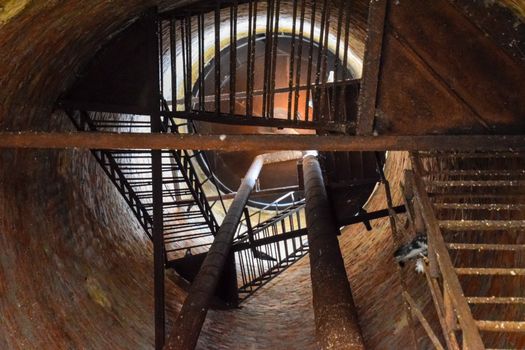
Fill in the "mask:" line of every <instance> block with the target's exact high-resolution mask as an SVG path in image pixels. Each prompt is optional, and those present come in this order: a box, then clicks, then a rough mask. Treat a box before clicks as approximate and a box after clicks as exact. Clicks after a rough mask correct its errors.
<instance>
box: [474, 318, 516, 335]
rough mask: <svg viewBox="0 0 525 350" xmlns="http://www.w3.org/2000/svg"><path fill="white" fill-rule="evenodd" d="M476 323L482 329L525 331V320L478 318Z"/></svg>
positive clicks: (490, 330) (491, 330)
mask: <svg viewBox="0 0 525 350" xmlns="http://www.w3.org/2000/svg"><path fill="white" fill-rule="evenodd" d="M476 325H477V326H478V328H479V329H480V330H481V331H489V332H525V322H524V321H486V320H477V321H476Z"/></svg>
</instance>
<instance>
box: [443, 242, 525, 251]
mask: <svg viewBox="0 0 525 350" xmlns="http://www.w3.org/2000/svg"><path fill="white" fill-rule="evenodd" d="M447 248H448V249H451V250H480V251H481V250H505V251H519V250H525V244H497V243H492V244H489V243H447Z"/></svg>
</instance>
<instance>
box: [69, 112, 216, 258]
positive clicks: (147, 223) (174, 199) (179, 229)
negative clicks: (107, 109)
mask: <svg viewBox="0 0 525 350" xmlns="http://www.w3.org/2000/svg"><path fill="white" fill-rule="evenodd" d="M68 115H69V117H70V119H71V120H72V121H73V123H74V125H75V126H76V127H77V129H79V130H80V131H88V130H89V131H95V130H96V131H117V132H118V131H128V129H131V130H133V132H149V130H150V128H151V126H150V117H149V116H130V115H120V114H111V113H89V112H86V111H75V112H68ZM164 125H165V127H166V128H165V131H168V130H169V131H172V130H175V129H177V130H178V129H179V128H181V126H180V125H175V124H173V121H170V120H165V121H164ZM129 131H130V130H129ZM92 153H93V155H94V156H95V158H96V159H97V161H98V162H99V164H100V165H101V166H102V168H103V170H104V172H105V173H106V174H107V175H108V176H109V178H110V179H111V181H112V182H113V184H115V186H116V187H117V189H118V191H119V192H120V193H121V194H122V196H123V197H124V200H125V201H126V203H127V204H128V205H129V207H130V208H131V210H132V211H133V213H134V214H135V216H136V217H137V219H138V221H139V223H140V224H141V226H142V227H143V228H144V230H145V232H146V233H147V235H148V236H149V237H150V238H151V237H152V226H153V219H152V217H153V188H152V185H153V179H152V166H151V152H150V151H144V150H126V151H125V150H118V151H99V150H93V151H92ZM197 154H198V153H197V151H195V152H190V151H180V150H165V151H162V178H163V179H162V189H163V190H162V196H163V205H162V207H163V218H164V224H163V232H164V242H165V252H166V259H167V260H172V259H175V258H177V257H180V256H183V255H184V254H185V253H184V252H185V251H186V250H187V249H194V248H197V249H202V248H200V247H205V246H206V245H207V244H208V243H211V241H212V240H213V235H214V234H215V233H216V232H217V230H218V227H219V224H218V223H217V221H216V219H215V216H214V213H213V206H214V205H215V204H216V203H221V204H222V205H224V204H223V202H222V198H221V195H220V191H218V188H217V187H216V186H215V189H217V196H215V197H216V198H217V199H216V200H215V201H214V202H213V203H212V204H210V203H209V202H208V201H207V199H206V194H205V192H204V189H203V183H202V182H201V179H200V178H199V176H198V174H197V171H196V169H195V166H194V164H193V163H192V158H194V157H195V156H196V155H197ZM210 176H212V175H210ZM204 181H211V182H213V179H211V178H210V177H206V179H205V180H204Z"/></svg>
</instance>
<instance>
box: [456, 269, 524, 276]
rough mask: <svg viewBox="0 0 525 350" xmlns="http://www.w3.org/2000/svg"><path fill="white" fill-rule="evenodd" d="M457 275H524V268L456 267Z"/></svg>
mask: <svg viewBox="0 0 525 350" xmlns="http://www.w3.org/2000/svg"><path fill="white" fill-rule="evenodd" d="M455 270H456V273H457V274H458V275H479V276H481V275H492V276H525V268H492V267H456V268H455Z"/></svg>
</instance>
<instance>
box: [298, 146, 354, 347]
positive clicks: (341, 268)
mask: <svg viewBox="0 0 525 350" xmlns="http://www.w3.org/2000/svg"><path fill="white" fill-rule="evenodd" d="M303 169H304V181H305V194H306V223H307V227H308V244H309V246H310V248H309V250H310V275H311V279H312V294H313V307H314V316H315V327H316V337H317V341H318V343H319V345H320V346H321V348H322V349H364V344H363V339H362V336H361V330H360V327H359V324H358V322H357V315H356V309H355V305H354V302H353V299H352V292H351V290H350V283H349V282H348V278H347V276H346V270H345V265H344V261H343V257H342V256H341V250H340V249H339V242H338V240H337V234H338V232H339V229H338V226H337V225H336V222H335V218H334V216H333V213H332V211H331V209H330V203H329V201H328V196H327V193H326V189H325V186H324V182H323V176H322V172H321V167H320V166H319V162H318V161H317V158H316V157H315V156H312V155H308V156H306V157H305V158H304V160H303Z"/></svg>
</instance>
